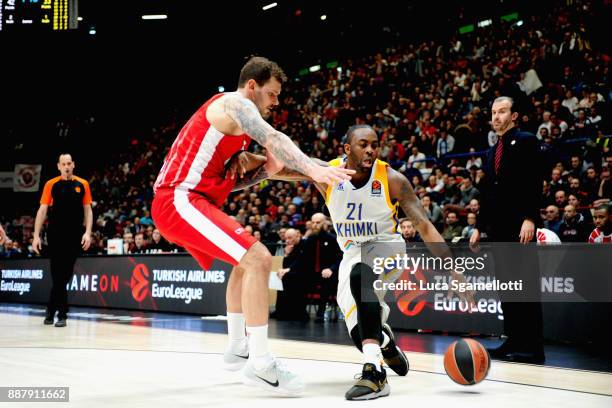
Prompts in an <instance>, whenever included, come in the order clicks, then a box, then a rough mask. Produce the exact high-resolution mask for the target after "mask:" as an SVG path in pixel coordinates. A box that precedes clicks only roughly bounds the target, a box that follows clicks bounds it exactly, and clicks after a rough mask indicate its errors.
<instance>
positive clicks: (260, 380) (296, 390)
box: [242, 359, 304, 396]
mask: <svg viewBox="0 0 612 408" xmlns="http://www.w3.org/2000/svg"><path fill="white" fill-rule="evenodd" d="M242 378H243V382H244V383H245V384H246V385H253V386H256V387H259V388H263V389H264V390H268V391H272V392H277V393H279V394H284V395H292V396H296V395H299V394H301V393H302V392H303V391H304V383H303V382H302V380H301V378H300V377H299V376H298V375H297V374H294V373H292V372H291V371H289V370H288V369H287V368H286V367H285V366H283V365H282V364H281V362H279V361H278V360H276V359H275V360H274V361H273V362H272V363H271V364H270V365H269V366H268V367H267V368H265V369H263V370H255V367H253V362H252V361H249V362H247V364H246V366H245V367H244V370H242Z"/></svg>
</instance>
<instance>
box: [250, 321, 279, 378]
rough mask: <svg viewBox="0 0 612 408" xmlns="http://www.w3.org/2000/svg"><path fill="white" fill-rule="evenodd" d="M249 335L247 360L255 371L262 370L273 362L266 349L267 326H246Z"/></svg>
mask: <svg viewBox="0 0 612 408" xmlns="http://www.w3.org/2000/svg"><path fill="white" fill-rule="evenodd" d="M246 329H247V333H248V334H249V360H251V361H252V362H253V367H254V368H255V370H263V369H264V368H266V367H267V366H269V365H270V363H272V361H274V359H273V358H272V355H271V354H270V350H269V349H268V325H267V324H266V325H265V326H254V327H250V326H247V328H246Z"/></svg>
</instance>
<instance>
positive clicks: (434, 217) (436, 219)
mask: <svg viewBox="0 0 612 408" xmlns="http://www.w3.org/2000/svg"><path fill="white" fill-rule="evenodd" d="M421 204H423V209H424V210H425V214H427V218H429V221H431V223H432V224H433V225H434V226H436V228H437V227H438V226H440V222H441V221H442V210H441V209H440V207H439V206H438V204H436V202H435V201H432V200H431V196H430V195H428V194H426V195H424V196H423V198H421Z"/></svg>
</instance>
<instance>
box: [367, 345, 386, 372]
mask: <svg viewBox="0 0 612 408" xmlns="http://www.w3.org/2000/svg"><path fill="white" fill-rule="evenodd" d="M363 360H364V363H371V364H374V365H375V366H376V369H377V370H378V371H381V368H380V360H382V353H381V352H380V346H379V345H378V344H375V343H367V344H364V345H363Z"/></svg>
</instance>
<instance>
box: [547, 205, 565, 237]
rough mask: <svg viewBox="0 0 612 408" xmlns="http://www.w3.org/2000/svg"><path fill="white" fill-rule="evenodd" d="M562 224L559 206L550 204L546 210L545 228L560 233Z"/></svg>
mask: <svg viewBox="0 0 612 408" xmlns="http://www.w3.org/2000/svg"><path fill="white" fill-rule="evenodd" d="M560 225H561V219H560V218H559V208H558V207H557V206H554V205H549V206H548V207H546V210H545V212H544V228H546V229H549V230H551V231H552V232H554V233H555V234H557V235H559V226H560Z"/></svg>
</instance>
